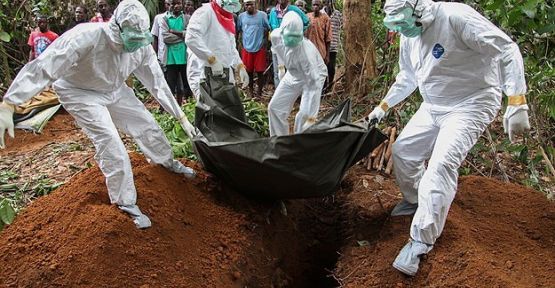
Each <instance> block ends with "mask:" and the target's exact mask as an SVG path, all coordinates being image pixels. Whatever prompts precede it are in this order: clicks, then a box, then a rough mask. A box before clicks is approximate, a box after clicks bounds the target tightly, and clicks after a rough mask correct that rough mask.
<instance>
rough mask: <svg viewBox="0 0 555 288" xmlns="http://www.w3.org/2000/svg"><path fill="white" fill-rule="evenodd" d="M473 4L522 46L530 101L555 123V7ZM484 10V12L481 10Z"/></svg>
mask: <svg viewBox="0 0 555 288" xmlns="http://www.w3.org/2000/svg"><path fill="white" fill-rule="evenodd" d="M468 2H469V4H470V5H472V6H473V7H475V8H476V9H479V10H481V12H482V13H483V14H484V15H485V16H486V17H488V18H489V19H491V20H492V22H494V23H496V24H497V25H499V26H500V28H501V29H503V30H504V31H505V32H507V34H509V35H511V36H512V38H513V39H515V40H516V42H517V43H518V45H519V47H520V49H521V52H522V54H523V56H524V60H525V68H526V69H525V71H526V78H527V82H528V88H529V89H528V90H529V91H528V101H529V102H531V104H532V105H536V106H537V107H538V108H539V109H538V111H539V112H543V113H545V114H546V115H547V116H548V117H550V118H551V119H553V120H555V77H554V76H555V70H554V68H553V67H554V66H555V49H554V47H555V6H554V4H553V2H551V1H543V0H474V1H468ZM480 8H482V9H480Z"/></svg>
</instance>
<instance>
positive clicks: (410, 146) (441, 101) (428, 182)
mask: <svg viewBox="0 0 555 288" xmlns="http://www.w3.org/2000/svg"><path fill="white" fill-rule="evenodd" d="M384 11H385V13H386V17H385V18H384V24H385V25H386V26H387V27H388V28H389V29H390V30H393V31H396V32H400V34H401V44H400V54H399V70H400V71H399V74H398V75H397V78H396V80H395V83H394V84H393V85H392V86H391V88H390V89H389V92H388V93H387V95H386V96H385V98H384V99H383V100H382V101H381V103H380V105H378V106H377V107H376V108H375V109H374V110H373V111H372V112H371V113H370V114H369V115H368V120H369V121H370V123H377V122H379V121H380V120H381V119H382V118H383V117H384V115H385V113H386V111H387V110H388V108H390V107H393V106H395V105H396V104H398V103H399V102H401V101H402V100H403V99H405V98H406V97H408V96H409V95H411V93H412V92H413V91H414V90H415V89H416V88H417V87H418V89H419V91H420V94H421V95H422V98H423V100H424V102H423V103H422V105H421V106H420V108H419V109H418V111H417V112H416V113H415V115H414V116H413V117H412V119H411V120H410V121H409V122H408V123H407V125H406V127H405V128H404V129H403V131H402V132H401V134H400V135H399V137H398V139H397V140H396V142H395V143H394V144H393V161H394V162H393V163H394V167H395V177H396V181H397V184H398V185H399V187H400V190H401V192H402V194H403V200H402V201H401V202H400V203H399V204H398V205H397V206H396V207H395V208H394V209H393V211H392V215H393V216H397V215H412V214H414V218H413V220H412V224H411V228H410V241H409V243H407V244H406V246H404V248H403V249H402V250H401V251H400V253H399V255H398V256H397V258H396V259H395V261H394V262H393V267H395V268H396V269H398V270H399V271H401V272H403V273H405V274H407V275H415V274H416V272H417V271H418V265H419V262H420V258H419V257H420V256H421V255H423V254H427V253H428V252H429V251H430V250H431V249H432V247H433V245H434V243H435V241H436V240H437V238H438V237H439V236H440V234H441V232H442V231H443V228H444V225H445V221H446V218H447V212H448V211H449V208H450V206H451V203H452V201H453V198H454V197H455V193H456V189H457V176H458V172H457V169H458V168H459V167H460V165H461V163H462V161H463V160H464V158H465V157H466V155H467V153H468V151H469V150H470V149H471V148H472V146H474V144H475V143H476V141H477V140H478V138H479V137H480V135H481V134H482V133H483V131H484V130H485V129H486V127H487V126H488V125H489V124H490V123H491V122H492V121H493V119H494V117H495V116H496V115H497V113H498V111H499V109H500V107H501V100H502V92H504V93H505V95H507V96H508V106H507V110H506V112H505V114H504V116H503V125H504V128H505V132H506V133H508V134H509V138H510V140H511V141H513V140H514V135H515V134H516V133H520V132H524V131H526V130H528V129H530V125H529V122H528V106H527V105H526V99H525V96H524V95H525V93H526V82H525V79H524V67H523V60H522V56H521V54H520V51H519V48H518V46H517V45H516V44H515V43H514V42H513V41H512V40H511V39H510V38H509V37H508V36H507V35H506V34H505V33H503V32H502V31H501V30H500V29H499V28H497V27H496V26H495V25H493V24H492V23H491V22H490V21H488V20H487V19H486V18H484V17H483V16H482V15H480V14H479V13H478V12H476V11H475V10H474V9H472V8H471V7H469V6H467V5H465V4H461V3H442V2H437V3H434V2H432V1H430V0H419V1H417V0H389V1H386V3H385V5H384ZM425 161H428V165H427V168H426V167H425Z"/></svg>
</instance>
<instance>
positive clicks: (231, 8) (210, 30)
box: [185, 0, 249, 100]
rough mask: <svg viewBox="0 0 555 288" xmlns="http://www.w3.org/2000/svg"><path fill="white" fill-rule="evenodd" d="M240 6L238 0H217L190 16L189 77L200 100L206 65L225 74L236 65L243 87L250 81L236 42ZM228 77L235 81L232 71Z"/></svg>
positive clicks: (188, 33) (188, 35) (195, 94)
mask: <svg viewBox="0 0 555 288" xmlns="http://www.w3.org/2000/svg"><path fill="white" fill-rule="evenodd" d="M240 9H241V3H239V0H214V1H212V2H210V3H206V4H203V5H202V7H200V8H198V9H197V10H196V11H195V12H194V13H193V15H192V16H191V19H190V20H189V25H188V26H187V33H186V35H185V44H187V80H188V82H189V86H190V88H191V91H192V92H193V95H194V96H195V99H197V100H198V99H199V97H200V82H201V79H204V78H205V77H204V67H206V66H208V67H211V68H212V74H214V75H215V76H219V75H222V74H223V70H224V68H233V69H235V70H236V71H238V72H239V78H240V80H241V83H242V84H243V85H242V87H243V88H246V87H247V86H248V85H249V75H248V73H247V70H245V65H244V64H243V61H242V60H241V57H240V56H239V52H238V51H237V48H236V45H235V22H234V20H233V13H236V12H238V11H239V10H240ZM230 71H231V70H230ZM229 81H230V82H231V83H234V82H235V79H234V76H233V73H229Z"/></svg>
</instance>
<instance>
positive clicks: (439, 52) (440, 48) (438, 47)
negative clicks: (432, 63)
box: [432, 43, 445, 59]
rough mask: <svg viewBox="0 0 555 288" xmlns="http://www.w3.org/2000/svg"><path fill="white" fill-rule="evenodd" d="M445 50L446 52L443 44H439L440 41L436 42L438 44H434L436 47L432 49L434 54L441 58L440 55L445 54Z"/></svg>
mask: <svg viewBox="0 0 555 288" xmlns="http://www.w3.org/2000/svg"><path fill="white" fill-rule="evenodd" d="M443 52H445V49H443V46H441V45H439V43H436V45H434V49H432V55H434V57H435V58H436V59H439V57H441V55H443Z"/></svg>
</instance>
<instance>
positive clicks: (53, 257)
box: [0, 153, 339, 288]
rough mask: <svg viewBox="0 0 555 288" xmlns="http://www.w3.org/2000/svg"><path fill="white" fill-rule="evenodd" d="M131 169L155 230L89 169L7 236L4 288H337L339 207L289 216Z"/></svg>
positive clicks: (146, 168) (152, 170)
mask: <svg viewBox="0 0 555 288" xmlns="http://www.w3.org/2000/svg"><path fill="white" fill-rule="evenodd" d="M131 160H132V164H133V172H134V176H135V184H136V187H137V190H138V205H139V207H140V208H141V210H142V211H143V212H144V213H145V214H147V215H148V216H149V217H150V219H151V220H152V223H153V227H151V228H149V229H146V230H138V229H136V228H135V226H134V224H133V223H132V221H131V220H130V218H129V217H128V216H127V215H126V214H124V213H123V212H121V211H120V210H119V209H117V208H116V207H115V206H114V205H110V204H109V199H108V194H107V191H106V186H105V183H104V177H103V175H102V173H101V172H100V170H99V169H98V168H97V167H93V168H91V169H87V170H85V171H83V172H81V173H80V174H78V175H76V176H74V177H73V178H71V179H70V180H68V181H67V184H65V185H64V186H62V187H61V188H60V189H58V190H56V191H54V192H52V193H51V194H50V195H47V196H44V197H41V198H39V199H37V200H36V201H34V202H33V203H32V204H31V205H29V206H28V207H26V208H25V210H24V211H22V212H21V213H20V214H19V215H18V216H17V217H16V220H15V222H14V223H13V224H12V225H10V226H9V227H7V228H5V229H4V231H2V232H1V233H0V263H3V264H2V265H0V287H52V286H61V287H76V286H79V287H218V288H220V287H276V288H277V287H312V285H313V284H316V285H317V287H332V286H334V283H335V282H334V281H333V279H331V278H328V277H326V276H327V275H328V274H330V273H329V271H330V270H331V269H333V265H334V264H335V261H336V259H337V256H336V253H335V251H337V250H338V249H339V247H338V246H334V245H335V243H339V241H338V238H337V235H338V234H337V233H335V231H336V230H335V229H336V228H337V227H338V226H337V224H338V222H337V221H334V219H333V217H335V215H336V213H334V211H333V207H336V206H337V205H335V203H333V202H326V203H324V202H321V200H306V201H297V202H292V203H289V204H288V209H287V210H288V215H287V216H284V215H282V213H280V209H279V205H277V203H275V202H274V203H260V202H253V201H250V200H248V199H245V198H244V197H242V196H241V195H239V194H236V193H235V192H233V191H230V190H229V189H226V188H223V190H219V189H220V188H219V187H222V186H221V185H216V184H217V183H214V181H213V180H208V178H209V176H208V175H206V174H204V173H203V172H200V174H199V175H198V177H197V178H196V179H195V180H193V181H190V180H187V179H186V178H184V177H183V176H181V175H178V174H174V173H172V172H169V171H168V170H166V169H164V168H162V167H160V166H156V165H150V164H148V163H147V162H146V160H145V159H144V157H143V156H142V155H139V154H135V153H133V154H131ZM187 164H189V165H193V166H195V168H196V169H195V170H197V171H200V170H199V167H198V166H197V164H195V163H192V162H189V163H187ZM325 206H329V207H330V208H329V209H328V208H324V207H325ZM320 212H321V213H320ZM327 216H330V217H332V218H329V219H328V218H325V217H327ZM322 223H323V224H322ZM326 269H327V270H326Z"/></svg>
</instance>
